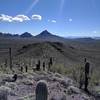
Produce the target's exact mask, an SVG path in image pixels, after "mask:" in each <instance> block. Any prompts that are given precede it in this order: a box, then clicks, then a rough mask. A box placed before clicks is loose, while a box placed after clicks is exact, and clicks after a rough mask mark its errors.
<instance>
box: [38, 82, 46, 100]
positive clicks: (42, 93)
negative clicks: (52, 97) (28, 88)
mask: <svg viewBox="0 0 100 100" xmlns="http://www.w3.org/2000/svg"><path fill="white" fill-rule="evenodd" d="M47 98H48V89H47V83H46V82H45V81H39V82H38V84H37V86H36V100H47Z"/></svg>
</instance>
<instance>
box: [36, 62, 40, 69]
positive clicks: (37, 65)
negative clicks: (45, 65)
mask: <svg viewBox="0 0 100 100" xmlns="http://www.w3.org/2000/svg"><path fill="white" fill-rule="evenodd" d="M36 70H37V71H39V70H40V60H38V64H36Z"/></svg>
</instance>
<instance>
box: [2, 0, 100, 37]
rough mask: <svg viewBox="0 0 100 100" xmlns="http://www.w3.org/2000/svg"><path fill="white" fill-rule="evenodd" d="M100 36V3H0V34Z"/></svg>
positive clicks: (78, 0) (73, 0)
mask: <svg viewBox="0 0 100 100" xmlns="http://www.w3.org/2000/svg"><path fill="white" fill-rule="evenodd" d="M45 29H47V30H48V31H50V32H51V33H54V34H57V35H60V36H66V37H67V36H99V37H100V0H0V31H1V32H10V33H13V34H15V33H18V34H21V33H23V32H26V31H28V32H31V33H32V34H33V35H36V34H38V33H40V32H41V31H43V30H45Z"/></svg>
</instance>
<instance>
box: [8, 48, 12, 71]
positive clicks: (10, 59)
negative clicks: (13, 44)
mask: <svg viewBox="0 0 100 100" xmlns="http://www.w3.org/2000/svg"><path fill="white" fill-rule="evenodd" d="M9 62H10V69H11V70H12V50H11V48H9Z"/></svg>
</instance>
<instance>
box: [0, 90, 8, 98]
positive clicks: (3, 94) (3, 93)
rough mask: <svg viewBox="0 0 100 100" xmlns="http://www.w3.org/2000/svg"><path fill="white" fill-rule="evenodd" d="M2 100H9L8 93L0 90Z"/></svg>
mask: <svg viewBox="0 0 100 100" xmlns="http://www.w3.org/2000/svg"><path fill="white" fill-rule="evenodd" d="M0 100H7V91H4V90H0Z"/></svg>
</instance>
